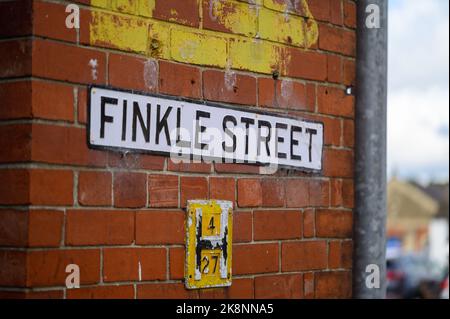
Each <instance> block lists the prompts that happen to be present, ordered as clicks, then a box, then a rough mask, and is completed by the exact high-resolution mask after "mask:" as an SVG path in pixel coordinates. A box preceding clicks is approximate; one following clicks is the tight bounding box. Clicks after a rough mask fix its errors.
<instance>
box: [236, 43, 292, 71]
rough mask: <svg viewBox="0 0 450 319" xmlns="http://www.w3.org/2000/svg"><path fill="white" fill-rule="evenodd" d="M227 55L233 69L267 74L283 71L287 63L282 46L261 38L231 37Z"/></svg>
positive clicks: (287, 57)
mask: <svg viewBox="0 0 450 319" xmlns="http://www.w3.org/2000/svg"><path fill="white" fill-rule="evenodd" d="M229 57H230V65H231V67H232V68H233V69H240V70H248V71H253V72H259V73H267V74H270V73H272V72H273V71H275V70H278V71H280V72H281V73H284V70H285V68H286V65H287V64H288V63H289V56H287V54H286V50H285V49H284V47H282V46H278V45H275V44H273V43H270V42H267V41H263V40H250V39H232V40H231V41H230V56H229Z"/></svg>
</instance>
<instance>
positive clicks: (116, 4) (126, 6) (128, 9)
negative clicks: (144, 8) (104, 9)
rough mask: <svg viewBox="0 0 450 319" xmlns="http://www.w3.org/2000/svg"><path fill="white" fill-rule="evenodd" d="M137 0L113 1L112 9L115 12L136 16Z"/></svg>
mask: <svg viewBox="0 0 450 319" xmlns="http://www.w3.org/2000/svg"><path fill="white" fill-rule="evenodd" d="M137 3H138V1H137V0H112V9H113V10H115V11H119V12H123V13H129V14H134V13H135V12H136V4H137Z"/></svg>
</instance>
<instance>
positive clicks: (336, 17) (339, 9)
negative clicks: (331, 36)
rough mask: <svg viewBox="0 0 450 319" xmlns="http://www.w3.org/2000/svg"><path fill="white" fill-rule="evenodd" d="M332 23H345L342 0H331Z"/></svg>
mask: <svg viewBox="0 0 450 319" xmlns="http://www.w3.org/2000/svg"><path fill="white" fill-rule="evenodd" d="M330 22H331V23H333V24H336V25H342V24H343V23H344V18H343V6H342V0H330Z"/></svg>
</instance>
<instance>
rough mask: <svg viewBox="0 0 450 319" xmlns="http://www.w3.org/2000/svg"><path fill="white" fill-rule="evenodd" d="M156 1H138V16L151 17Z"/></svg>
mask: <svg viewBox="0 0 450 319" xmlns="http://www.w3.org/2000/svg"><path fill="white" fill-rule="evenodd" d="M155 1H156V0H139V3H138V14H139V15H141V16H144V17H152V16H153V10H155Z"/></svg>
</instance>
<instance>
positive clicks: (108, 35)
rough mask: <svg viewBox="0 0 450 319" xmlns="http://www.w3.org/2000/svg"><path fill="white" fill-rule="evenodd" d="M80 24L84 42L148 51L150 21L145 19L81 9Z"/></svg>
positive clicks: (100, 45)
mask: <svg viewBox="0 0 450 319" xmlns="http://www.w3.org/2000/svg"><path fill="white" fill-rule="evenodd" d="M80 25H81V28H80V43H82V44H88V45H91V46H99V47H104V48H111V49H118V50H121V51H126V52H136V53H141V54H144V53H146V52H147V41H148V29H149V23H148V21H147V20H145V19H142V18H140V17H136V16H132V17H130V16H124V15H119V14H110V13H106V12H103V11H97V10H80ZM83 26H84V27H83ZM88 26H89V27H88Z"/></svg>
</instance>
